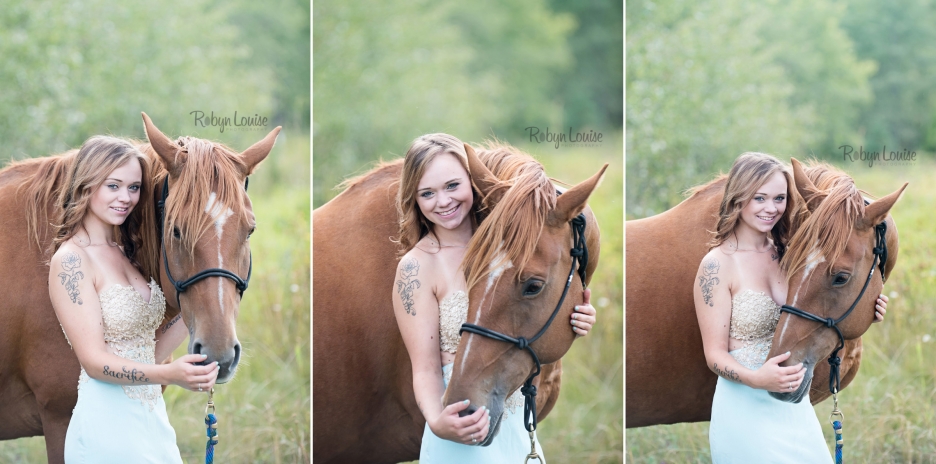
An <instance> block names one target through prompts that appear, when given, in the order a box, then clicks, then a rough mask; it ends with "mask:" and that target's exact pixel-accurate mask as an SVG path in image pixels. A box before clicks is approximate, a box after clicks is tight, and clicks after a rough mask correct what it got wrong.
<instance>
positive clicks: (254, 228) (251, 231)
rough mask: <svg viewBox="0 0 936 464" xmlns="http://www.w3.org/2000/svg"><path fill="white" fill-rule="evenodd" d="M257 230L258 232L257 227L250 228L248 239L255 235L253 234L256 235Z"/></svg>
mask: <svg viewBox="0 0 936 464" xmlns="http://www.w3.org/2000/svg"><path fill="white" fill-rule="evenodd" d="M255 230H257V228H256V227H251V228H250V232H247V238H248V239H249V238H250V236H251V235H253V233H254V231H255Z"/></svg>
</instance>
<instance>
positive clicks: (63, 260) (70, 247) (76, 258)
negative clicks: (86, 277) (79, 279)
mask: <svg viewBox="0 0 936 464" xmlns="http://www.w3.org/2000/svg"><path fill="white" fill-rule="evenodd" d="M88 261H89V260H88V252H87V250H85V249H84V248H82V247H80V246H78V245H75V244H74V243H72V242H71V241H67V242H65V243H63V244H62V246H60V247H59V249H58V250H56V251H55V254H53V255H52V259H50V260H49V264H50V265H51V267H52V270H53V271H55V270H58V269H65V270H66V271H73V270H81V271H82V272H83V273H85V274H87V273H88V272H89V271H90V270H91V266H90V263H89V262H88Z"/></svg>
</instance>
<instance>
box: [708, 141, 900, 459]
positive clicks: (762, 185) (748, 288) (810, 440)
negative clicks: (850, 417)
mask: <svg viewBox="0 0 936 464" xmlns="http://www.w3.org/2000/svg"><path fill="white" fill-rule="evenodd" d="M793 188H794V185H793V179H792V176H791V174H790V173H789V171H788V170H787V168H786V167H785V166H784V165H783V164H782V163H781V162H780V161H779V160H777V159H776V158H774V157H772V156H770V155H765V154H762V153H745V154H743V155H741V156H740V157H738V159H737V160H735V162H734V165H733V166H732V167H731V171H730V172H729V174H728V180H727V182H726V183H725V195H724V198H723V199H722V203H721V206H720V208H719V220H718V223H717V226H716V230H715V236H714V238H713V239H712V241H711V242H710V244H709V245H710V246H711V250H710V251H709V253H708V254H707V255H706V256H705V258H703V260H702V263H701V264H700V265H699V272H698V274H697V276H696V282H695V287H694V292H695V306H696V316H697V317H698V319H699V327H700V328H701V330H702V342H703V346H704V349H705V359H706V362H707V363H708V366H709V368H710V369H711V370H712V371H713V372H715V373H716V374H717V375H718V376H719V378H718V383H717V385H716V389H715V397H714V399H713V401H712V420H711V423H710V426H709V444H710V446H711V451H712V461H713V462H715V463H716V464H721V463H747V462H782V463H786V462H790V463H794V462H795V463H801V462H803V463H806V462H808V463H817V462H831V460H832V458H831V454H830V452H829V449H828V448H827V447H826V445H825V442H824V441H823V436H822V430H821V428H820V426H819V421H818V419H817V418H816V414H815V412H814V411H813V408H812V405H811V404H810V402H809V395H808V394H807V395H806V397H805V398H804V399H803V401H801V402H800V403H786V402H782V401H779V400H776V399H774V398H772V397H771V396H770V395H768V393H767V392H768V391H774V392H789V391H795V390H796V389H797V388H799V386H800V383H802V381H803V377H804V375H805V368H804V367H803V365H802V363H800V364H796V365H794V366H780V363H782V362H783V361H785V360H786V359H787V358H789V357H790V353H784V354H781V355H779V356H775V357H773V358H771V359H766V357H767V353H768V352H769V351H770V346H771V342H772V339H773V334H774V330H775V329H776V326H777V321H778V319H779V317H780V306H781V305H782V304H783V302H785V301H786V296H787V279H786V275H785V274H784V272H783V271H782V269H781V267H780V259H781V258H782V257H783V254H784V251H785V249H786V244H787V243H788V240H789V238H790V236H791V235H792V233H791V229H792V227H793V223H794V220H795V218H796V214H797V213H798V211H799V210H798V208H799V205H798V204H797V203H796V201H795V199H796V197H795V196H794V195H793V191H792V189H793ZM886 307H887V298H886V297H885V296H883V295H881V296H880V297H879V299H878V301H877V311H876V314H875V318H876V320H877V321H880V320H883V317H884V313H885V312H886Z"/></svg>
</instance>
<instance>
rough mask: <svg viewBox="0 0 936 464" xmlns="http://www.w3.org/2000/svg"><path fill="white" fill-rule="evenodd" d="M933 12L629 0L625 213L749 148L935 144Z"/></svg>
mask: <svg viewBox="0 0 936 464" xmlns="http://www.w3.org/2000/svg"><path fill="white" fill-rule="evenodd" d="M933 24H936V5H934V4H933V3H932V2H930V1H928V0H910V1H909V2H907V3H901V4H900V5H892V4H889V3H886V2H883V3H882V2H874V1H871V0H844V1H832V0H818V1H805V0H792V1H787V2H781V1H777V0H773V1H767V2H743V1H738V0H728V1H725V2H715V1H711V0H703V1H686V0H674V1H667V2H655V1H650V0H632V1H628V2H627V40H626V44H627V84H626V85H627V102H628V104H627V112H626V120H627V134H626V148H627V152H626V153H627V158H626V168H627V173H628V176H627V184H626V194H627V195H626V198H627V200H626V202H627V205H626V207H627V217H628V218H636V217H645V216H650V215H653V214H657V213H660V212H662V211H664V210H666V209H668V208H670V207H672V206H674V205H675V204H676V203H678V202H679V201H681V200H682V198H683V196H682V193H683V191H685V190H686V189H687V188H689V187H691V186H693V185H696V184H699V183H702V182H705V181H708V180H710V179H711V178H712V177H713V176H714V175H715V174H717V173H718V172H719V171H721V172H727V171H728V169H729V168H730V167H731V163H732V161H733V160H734V159H735V158H736V157H737V156H738V155H739V154H741V153H743V152H745V151H761V152H766V153H770V154H773V155H776V156H778V157H780V158H789V157H790V156H794V157H799V158H806V157H814V158H817V159H819V160H822V161H827V162H832V163H843V154H842V150H839V148H838V147H839V146H842V145H851V146H852V147H854V149H855V151H856V152H857V151H858V149H859V147H862V146H863V147H864V149H865V150H866V151H879V152H880V151H881V150H882V146H884V145H886V146H887V151H898V150H903V149H908V150H911V151H916V152H917V157H918V159H920V158H923V157H930V156H931V154H932V153H933V152H934V151H936V94H934V93H933V92H932V91H931V90H932V88H933V81H932V77H931V76H933V75H934V73H936V29H934V28H933V27H932V25H933ZM924 152H925V153H924Z"/></svg>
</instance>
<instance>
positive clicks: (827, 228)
mask: <svg viewBox="0 0 936 464" xmlns="http://www.w3.org/2000/svg"><path fill="white" fill-rule="evenodd" d="M807 176H808V177H810V180H814V183H815V184H816V187H817V188H818V189H819V193H818V194H817V195H818V197H819V200H820V202H819V204H818V205H817V206H816V207H815V210H814V211H811V212H809V213H808V215H807V216H806V217H805V218H804V219H803V220H802V223H801V224H800V226H799V227H798V228H797V230H796V231H795V232H794V233H793V237H792V238H791V239H790V243H789V245H788V247H787V251H786V253H785V254H784V256H783V259H782V260H781V262H780V265H781V267H782V268H783V269H784V270H785V271H786V274H787V278H789V277H791V276H792V275H794V274H796V273H797V272H799V271H801V270H803V269H805V268H806V266H808V265H809V263H810V262H811V261H815V260H817V259H818V258H819V257H821V258H823V259H825V261H826V262H828V263H829V264H830V268H829V270H830V272H831V264H832V263H835V262H836V260H838V258H839V257H840V256H841V255H842V253H843V252H844V251H845V248H846V246H847V245H848V240H849V239H850V238H851V234H852V232H853V231H854V230H855V226H856V224H857V223H858V219H860V218H861V217H863V216H864V213H865V204H864V198H863V197H862V194H861V191H860V190H859V189H858V188H857V187H856V186H855V182H854V180H852V178H851V177H849V176H848V175H846V174H844V173H842V172H840V171H837V170H834V169H832V168H831V167H829V166H827V165H820V166H817V167H816V168H815V169H814V170H812V171H807Z"/></svg>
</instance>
